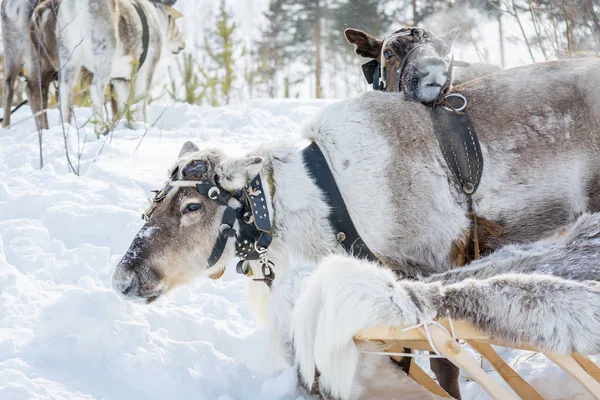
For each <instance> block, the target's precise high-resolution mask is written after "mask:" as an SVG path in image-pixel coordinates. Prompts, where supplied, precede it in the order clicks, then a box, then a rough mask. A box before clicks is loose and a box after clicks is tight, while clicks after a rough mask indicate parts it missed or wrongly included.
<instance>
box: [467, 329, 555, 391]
mask: <svg viewBox="0 0 600 400" xmlns="http://www.w3.org/2000/svg"><path fill="white" fill-rule="evenodd" d="M466 342H467V343H468V344H469V346H471V347H473V348H474V349H475V350H477V351H478V352H479V353H480V354H481V355H482V356H484V357H485V358H486V359H487V360H488V361H489V362H490V364H492V366H493V367H494V369H495V370H496V371H497V372H498V374H500V376H501V377H502V378H503V379H504V380H505V381H506V383H508V385H509V386H510V387H511V388H512V390H514V391H515V393H516V394H518V395H519V397H521V398H522V399H527V400H544V398H543V397H542V396H541V395H540V394H539V393H538V392H537V390H535V389H534V388H533V386H531V385H530V384H529V383H527V381H526V380H525V379H523V378H522V377H521V375H519V374H518V373H517V371H515V370H514V369H512V368H511V367H510V366H509V365H508V364H507V363H506V362H504V360H503V359H502V357H500V356H499V355H498V353H496V351H495V350H494V349H493V348H492V346H490V345H489V344H487V343H481V342H477V341H475V340H467V341H466Z"/></svg>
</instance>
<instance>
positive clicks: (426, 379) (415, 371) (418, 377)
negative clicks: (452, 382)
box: [410, 359, 452, 399]
mask: <svg viewBox="0 0 600 400" xmlns="http://www.w3.org/2000/svg"><path fill="white" fill-rule="evenodd" d="M410 376H411V377H412V378H413V379H414V380H415V381H416V382H417V383H419V384H420V385H421V386H423V387H424V388H425V389H427V390H429V391H430V392H431V393H433V394H437V395H438V396H440V397H445V398H448V399H451V398H452V396H450V395H449V394H448V392H446V391H445V390H444V389H442V387H441V386H440V385H439V384H438V383H437V382H436V381H435V380H434V379H433V378H432V377H431V376H429V374H428V373H427V372H425V371H423V369H421V367H419V366H418V365H417V363H416V362H415V360H414V359H413V360H411V363H410Z"/></svg>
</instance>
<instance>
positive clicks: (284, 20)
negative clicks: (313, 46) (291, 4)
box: [256, 0, 293, 97]
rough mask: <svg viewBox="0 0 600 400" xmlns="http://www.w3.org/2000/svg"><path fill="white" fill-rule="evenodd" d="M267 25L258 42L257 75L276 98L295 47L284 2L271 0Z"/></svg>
mask: <svg viewBox="0 0 600 400" xmlns="http://www.w3.org/2000/svg"><path fill="white" fill-rule="evenodd" d="M264 16H265V18H266V19H267V24H266V26H265V28H264V29H263V31H262V38H261V39H260V40H259V41H258V42H257V52H256V59H257V62H258V66H257V74H258V75H259V77H260V78H259V79H260V80H261V82H263V83H265V84H266V88H267V94H268V95H269V97H276V96H277V95H278V94H279V93H278V88H279V87H280V86H281V84H280V82H281V80H282V73H283V72H282V71H283V69H284V68H285V66H286V65H287V64H288V62H289V60H290V57H291V51H290V47H291V45H293V37H292V35H291V34H290V31H291V25H292V23H291V18H290V15H289V12H288V10H287V8H286V7H285V4H284V1H283V0H271V2H270V3H269V10H268V11H267V12H265V13H264Z"/></svg>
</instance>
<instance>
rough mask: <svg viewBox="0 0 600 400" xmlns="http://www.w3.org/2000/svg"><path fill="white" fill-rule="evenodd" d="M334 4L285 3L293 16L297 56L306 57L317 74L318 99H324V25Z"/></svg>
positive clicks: (322, 0)
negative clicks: (322, 82) (322, 80)
mask: <svg viewBox="0 0 600 400" xmlns="http://www.w3.org/2000/svg"><path fill="white" fill-rule="evenodd" d="M334 4H335V2H334V0H286V1H285V3H283V6H285V7H286V9H287V10H288V12H289V15H290V16H292V19H291V20H292V31H293V38H292V44H293V45H294V47H295V52H296V54H295V55H299V56H300V55H302V56H304V57H305V62H306V63H307V64H308V65H310V66H311V67H312V70H313V72H314V74H315V97H316V98H318V99H319V98H322V97H323V87H322V84H321V79H322V72H323V64H322V63H323V62H322V55H323V36H324V33H325V30H324V23H325V21H326V20H327V19H329V18H330V17H331V10H332V8H333V7H334ZM306 55H308V57H306Z"/></svg>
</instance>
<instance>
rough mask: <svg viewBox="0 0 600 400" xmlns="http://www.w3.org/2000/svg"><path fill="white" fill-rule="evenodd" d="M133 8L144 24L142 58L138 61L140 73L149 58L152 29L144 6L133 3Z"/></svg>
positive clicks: (136, 2)
mask: <svg viewBox="0 0 600 400" xmlns="http://www.w3.org/2000/svg"><path fill="white" fill-rule="evenodd" d="M133 7H134V8H135V10H136V11H137V13H138V15H139V17H140V21H141V23H142V54H140V58H139V59H138V67H137V69H138V71H139V70H140V68H142V65H143V64H144V62H145V61H146V57H147V56H148V46H149V43H150V28H149V26H148V17H147V16H146V13H145V12H144V8H143V6H142V5H141V4H140V3H139V2H138V1H134V2H133Z"/></svg>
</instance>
